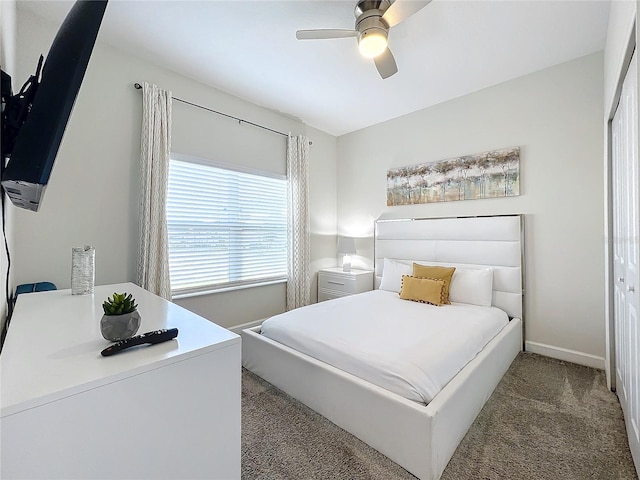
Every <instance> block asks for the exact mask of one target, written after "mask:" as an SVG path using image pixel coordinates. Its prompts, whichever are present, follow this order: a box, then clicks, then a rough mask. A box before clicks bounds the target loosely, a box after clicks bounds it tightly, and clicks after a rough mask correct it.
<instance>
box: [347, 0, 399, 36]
mask: <svg viewBox="0 0 640 480" xmlns="http://www.w3.org/2000/svg"><path fill="white" fill-rule="evenodd" d="M390 5H391V3H390V2H389V0H377V1H375V0H362V1H361V2H359V3H358V5H357V6H356V9H355V12H354V13H355V15H356V27H355V29H356V30H357V31H358V43H360V41H362V39H364V38H365V37H366V36H368V35H372V34H375V35H381V36H383V37H384V38H385V39H387V38H388V35H389V25H388V24H387V22H385V21H384V20H383V18H382V16H383V15H384V12H385V11H386V10H387V8H389V6H390Z"/></svg>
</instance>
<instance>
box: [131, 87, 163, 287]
mask: <svg viewBox="0 0 640 480" xmlns="http://www.w3.org/2000/svg"><path fill="white" fill-rule="evenodd" d="M142 95H143V98H142V139H141V145H140V165H141V172H140V173H141V175H140V178H141V184H140V231H139V234H140V238H139V244H140V255H139V257H138V285H140V286H141V287H142V288H144V289H146V290H148V291H150V292H151V293H155V294H156V295H158V296H160V297H162V298H166V299H167V300H171V283H170V278H169V242H168V236H167V215H166V202H167V180H168V177H169V153H170V151H171V92H170V91H166V90H162V89H160V88H158V86H157V85H151V84H148V83H144V84H143V85H142Z"/></svg>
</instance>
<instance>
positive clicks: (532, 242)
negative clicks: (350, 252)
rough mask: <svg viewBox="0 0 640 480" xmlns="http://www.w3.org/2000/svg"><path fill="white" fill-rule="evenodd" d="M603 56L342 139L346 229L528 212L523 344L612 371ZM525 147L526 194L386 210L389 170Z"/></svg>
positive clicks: (366, 251) (366, 253) (368, 256)
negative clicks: (607, 360) (385, 218)
mask: <svg viewBox="0 0 640 480" xmlns="http://www.w3.org/2000/svg"><path fill="white" fill-rule="evenodd" d="M602 72H603V55H602V54H601V53H599V54H594V55H590V56H587V57H583V58H580V59H578V60H575V61H572V62H568V63H565V64H562V65H559V66H556V67H553V68H549V69H546V70H543V71H540V72H537V73H534V74H531V75H527V76H525V77H521V78H519V79H516V80H512V81H509V82H506V83H503V84H500V85H497V86H494V87H491V88H487V89H485V90H482V91H479V92H476V93H473V94H470V95H467V96H464V97H461V98H457V99H454V100H451V101H448V102H445V103H442V104H440V105H436V106H434V107H431V108H427V109H424V110H421V111H418V112H415V113H412V114H409V115H405V116H403V117H400V118H397V119H394V120H390V121H388V122H385V123H382V124H379V125H376V126H373V127H369V128H366V129H363V130H360V131H358V132H354V133H352V134H349V135H344V136H342V137H340V138H339V139H338V159H339V162H338V232H339V233H346V234H352V235H355V236H359V237H363V238H362V240H361V241H360V242H359V244H360V245H359V252H362V256H360V257H358V258H356V260H355V262H354V263H355V264H356V265H355V266H358V265H359V266H362V267H369V268H371V267H372V262H373V255H372V253H373V239H372V235H373V220H374V219H375V218H377V217H379V216H380V215H381V214H383V213H384V214H385V215H390V216H393V217H442V216H456V215H490V214H503V213H524V214H526V279H525V282H526V303H525V324H526V340H527V346H528V348H529V349H530V350H536V351H539V352H541V353H545V354H548V355H551V356H556V357H559V358H566V359H568V360H572V361H575V362H578V363H584V364H589V365H594V366H598V367H600V368H602V367H603V366H604V355H605V342H604V292H603V288H602V285H603V269H602V265H603V262H604V253H603V243H604V239H603V234H602V224H603V215H604V213H603V202H602V197H603V183H602V149H603V140H602V124H601V118H602V113H603V110H602V91H603V74H602ZM511 146H520V147H521V160H520V172H521V183H520V189H521V195H520V196H519V197H512V198H505V199H486V200H472V201H460V202H448V203H438V204H425V205H413V206H404V207H387V206H386V172H387V170H388V169H389V168H393V167H401V166H406V165H413V164H417V163H422V162H431V161H436V160H442V159H447V158H451V157H455V156H459V155H464V154H472V153H479V152H484V151H487V150H492V149H499V148H504V147H511Z"/></svg>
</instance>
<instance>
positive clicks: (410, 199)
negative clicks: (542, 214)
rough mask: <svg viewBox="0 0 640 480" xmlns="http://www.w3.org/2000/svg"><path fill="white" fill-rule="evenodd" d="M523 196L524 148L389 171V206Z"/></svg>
mask: <svg viewBox="0 0 640 480" xmlns="http://www.w3.org/2000/svg"><path fill="white" fill-rule="evenodd" d="M516 195H520V147H511V148H504V149H501V150H492V151H490V152H484V153H477V154H475V155H464V156H461V157H456V158H450V159H447V160H439V161H436V162H428V163H421V164H418V165H412V166H409V167H400V168H394V169H391V170H389V171H387V205H388V206H396V205H414V204H418V203H432V202H451V201H454V200H476V199H480V198H497V197H513V196H516Z"/></svg>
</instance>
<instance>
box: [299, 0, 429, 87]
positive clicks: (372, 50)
mask: <svg viewBox="0 0 640 480" xmlns="http://www.w3.org/2000/svg"><path fill="white" fill-rule="evenodd" d="M430 1H431V0H396V1H395V2H392V1H391V0H360V1H359V2H358V4H357V5H356V8H355V11H354V15H355V17H356V25H355V27H354V29H353V30H346V29H320V30H298V31H297V32H296V38H297V39H298V40H317V39H327V38H346V37H358V48H359V50H360V53H361V54H362V55H363V56H365V57H367V58H373V61H374V63H375V64H376V68H377V69H378V73H380V76H381V77H382V78H388V77H390V76H391V75H393V74H394V73H396V72H397V71H398V66H397V65H396V60H395V58H393V54H392V53H391V51H390V50H389V47H388V46H387V39H388V37H389V29H390V28H391V27H393V26H395V25H397V24H399V23H400V22H402V21H403V20H405V19H407V18H408V17H410V16H411V15H413V14H414V13H416V12H417V11H418V10H420V9H422V8H423V7H424V6H426V5H427V4H428V3H429V2H430Z"/></svg>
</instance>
